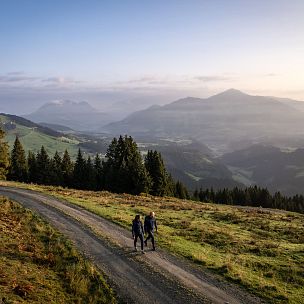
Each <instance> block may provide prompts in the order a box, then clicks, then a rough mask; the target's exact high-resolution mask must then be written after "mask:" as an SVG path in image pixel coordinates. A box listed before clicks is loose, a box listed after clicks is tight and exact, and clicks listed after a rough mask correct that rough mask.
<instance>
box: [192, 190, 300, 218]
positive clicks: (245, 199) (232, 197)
mask: <svg viewBox="0 0 304 304" xmlns="http://www.w3.org/2000/svg"><path fill="white" fill-rule="evenodd" d="M193 199H194V200H197V201H201V202H212V203H216V204H227V205H240V206H252V207H263V208H274V209H283V210H287V211H294V212H301V213H304V196H303V195H298V194H297V195H294V196H292V197H288V196H284V195H282V194H281V193H280V192H279V191H278V192H275V193H274V194H271V193H270V192H269V191H268V189H267V188H261V187H258V186H252V187H247V188H238V187H235V188H233V189H227V188H224V189H219V190H213V188H211V189H204V190H203V189H202V188H201V189H200V190H197V189H196V190H195V191H194V193H193Z"/></svg>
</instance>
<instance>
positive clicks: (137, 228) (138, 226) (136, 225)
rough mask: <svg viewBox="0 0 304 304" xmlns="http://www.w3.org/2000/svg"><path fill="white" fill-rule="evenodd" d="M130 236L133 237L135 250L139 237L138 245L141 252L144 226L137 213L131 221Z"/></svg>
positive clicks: (142, 249)
mask: <svg viewBox="0 0 304 304" xmlns="http://www.w3.org/2000/svg"><path fill="white" fill-rule="evenodd" d="M132 236H133V239H134V249H135V251H137V247H136V243H137V239H138V238H139V239H140V245H141V252H142V253H145V252H144V228H143V224H142V221H141V220H140V215H139V214H137V215H136V216H135V219H134V220H133V222H132Z"/></svg>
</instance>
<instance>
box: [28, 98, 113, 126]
mask: <svg viewBox="0 0 304 304" xmlns="http://www.w3.org/2000/svg"><path fill="white" fill-rule="evenodd" d="M24 117H25V118H27V119H30V120H32V121H34V122H36V123H41V122H42V123H48V124H55V125H63V126H66V127H69V128H71V129H74V130H78V131H86V130H97V129H98V128H100V127H101V126H103V125H105V124H107V123H109V122H110V121H111V116H110V115H108V114H106V113H103V112H99V111H98V110H97V109H95V108H93V107H92V106H91V105H90V104H89V103H87V102H84V101H83V102H75V101H71V100H59V101H54V102H49V103H46V104H44V105H43V106H41V107H40V108H39V109H37V110H36V111H35V112H33V113H31V114H29V115H25V116H24Z"/></svg>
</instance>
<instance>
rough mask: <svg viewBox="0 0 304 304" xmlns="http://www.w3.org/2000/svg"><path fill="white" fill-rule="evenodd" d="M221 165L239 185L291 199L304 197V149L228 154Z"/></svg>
mask: <svg viewBox="0 0 304 304" xmlns="http://www.w3.org/2000/svg"><path fill="white" fill-rule="evenodd" d="M221 161H222V163H223V164H225V165H226V166H227V167H228V168H229V169H230V170H231V172H232V173H233V177H234V179H235V180H236V181H239V182H243V183H245V184H247V185H250V184H251V185H254V184H256V185H260V186H266V187H267V188H268V189H269V190H271V191H272V192H275V191H281V192H283V193H284V194H287V195H294V194H296V193H302V194H304V149H297V150H295V151H293V152H283V151H281V150H280V149H279V148H276V147H272V146H266V145H253V146H251V147H249V148H246V149H243V150H239V151H234V152H232V153H228V154H225V155H224V156H223V157H222V158H221Z"/></svg>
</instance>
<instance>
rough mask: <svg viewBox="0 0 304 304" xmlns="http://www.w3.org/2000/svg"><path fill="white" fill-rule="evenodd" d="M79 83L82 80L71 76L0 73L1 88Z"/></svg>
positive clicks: (66, 85) (42, 86)
mask: <svg viewBox="0 0 304 304" xmlns="http://www.w3.org/2000/svg"><path fill="white" fill-rule="evenodd" d="M81 83H83V81H79V80H74V79H73V78H69V77H62V76H59V77H36V76H35V77H34V76H28V75H26V74H24V73H23V72H10V73H7V74H4V75H0V86H1V88H5V87H15V88H38V89H39V88H46V87H48V88H50V87H52V88H56V87H58V88H61V87H73V86H75V85H78V84H81Z"/></svg>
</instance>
